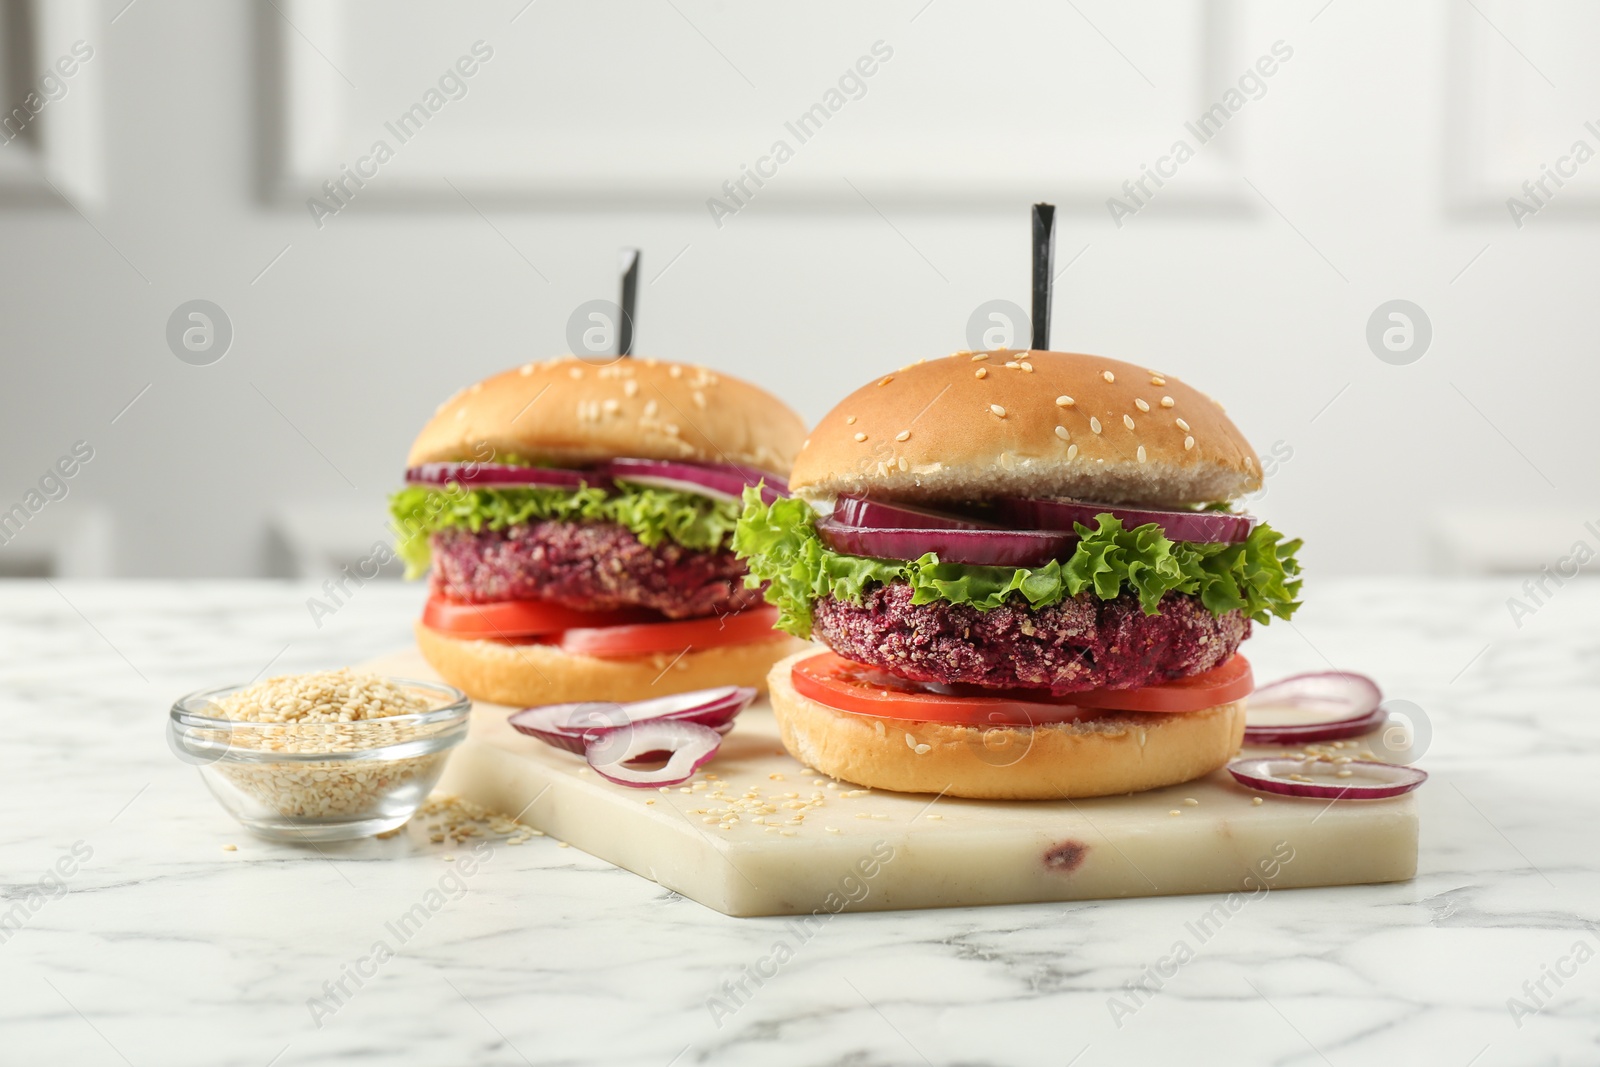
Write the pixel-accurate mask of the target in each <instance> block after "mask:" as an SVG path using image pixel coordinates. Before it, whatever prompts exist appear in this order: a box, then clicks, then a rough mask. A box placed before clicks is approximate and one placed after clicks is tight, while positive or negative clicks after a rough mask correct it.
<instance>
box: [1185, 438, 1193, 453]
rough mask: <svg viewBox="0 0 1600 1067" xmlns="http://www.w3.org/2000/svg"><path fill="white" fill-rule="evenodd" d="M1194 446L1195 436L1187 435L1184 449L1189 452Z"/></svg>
mask: <svg viewBox="0 0 1600 1067" xmlns="http://www.w3.org/2000/svg"><path fill="white" fill-rule="evenodd" d="M1193 447H1194V438H1193V437H1185V438H1184V439H1183V450H1184V451H1185V452H1187V451H1189V449H1191V448H1193Z"/></svg>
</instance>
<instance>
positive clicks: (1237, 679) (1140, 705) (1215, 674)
mask: <svg viewBox="0 0 1600 1067" xmlns="http://www.w3.org/2000/svg"><path fill="white" fill-rule="evenodd" d="M1255 688H1256V679H1255V675H1254V674H1252V673H1251V671H1250V661H1249V660H1247V659H1245V658H1244V657H1243V656H1239V655H1235V656H1233V657H1232V658H1231V659H1229V660H1228V662H1226V663H1224V664H1223V665H1222V666H1220V667H1214V668H1212V669H1211V670H1209V671H1206V672H1205V673H1204V674H1196V675H1192V676H1190V677H1188V678H1179V679H1177V680H1176V681H1171V682H1166V683H1163V684H1162V685H1152V686H1146V687H1145V688H1143V689H1095V690H1092V691H1090V692H1087V693H1074V694H1072V696H1073V699H1075V700H1076V701H1077V702H1078V703H1079V704H1082V705H1083V706H1084V707H1086V708H1104V709H1106V710H1113V711H1166V712H1182V711H1199V710H1200V709H1201V708H1211V707H1216V706H1217V705H1218V704H1230V703H1232V702H1233V701H1235V700H1243V699H1244V698H1245V697H1247V696H1249V695H1250V694H1251V693H1253V692H1255Z"/></svg>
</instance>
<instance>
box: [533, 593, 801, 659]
mask: <svg viewBox="0 0 1600 1067" xmlns="http://www.w3.org/2000/svg"><path fill="white" fill-rule="evenodd" d="M777 621H778V609H777V608H775V607H773V606H772V605H770V604H762V605H760V606H758V607H754V608H747V609H745V610H744V611H736V612H734V613H733V614H731V615H720V616H719V615H713V616H712V617H710V618H708V619H683V620H679V621H673V622H650V623H643V624H641V625H635V626H600V627H578V628H576V629H571V630H568V631H566V632H565V633H563V634H562V635H561V639H560V644H561V649H562V651H564V652H570V653H572V654H573V655H576V656H600V657H607V656H642V655H647V654H649V653H651V652H673V653H678V652H687V651H689V650H691V649H699V650H701V651H704V650H705V649H708V648H720V647H722V646H723V645H746V644H752V643H754V642H756V641H775V640H777V639H778V638H780V637H782V636H783V634H782V633H780V632H779V631H777V630H774V629H773V628H772V627H773V624H774V623H776V622H777Z"/></svg>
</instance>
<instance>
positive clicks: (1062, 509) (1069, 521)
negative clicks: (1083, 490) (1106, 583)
mask: <svg viewBox="0 0 1600 1067" xmlns="http://www.w3.org/2000/svg"><path fill="white" fill-rule="evenodd" d="M1107 512H1110V513H1111V514H1112V515H1114V516H1116V517H1117V518H1118V519H1120V520H1122V525H1123V526H1124V527H1126V528H1128V529H1132V528H1134V527H1135V526H1143V525H1145V524H1146V523H1151V522H1153V523H1155V524H1156V525H1157V526H1159V527H1161V529H1162V531H1163V532H1165V533H1166V535H1167V539H1168V540H1171V541H1194V542H1197V543H1201V544H1210V543H1231V542H1235V541H1243V540H1244V539H1245V538H1247V537H1249V536H1250V530H1251V529H1252V528H1253V527H1254V526H1255V524H1256V520H1255V519H1253V518H1251V517H1250V516H1248V515H1229V514H1226V513H1224V512H1218V511H1157V510H1154V509H1151V508H1124V507H1110V506H1107V505H1105V504H1085V503H1080V502H1079V501H1076V500H1050V499H1044V498H1035V497H1011V498H1008V499H1006V500H1002V501H1001V502H1000V514H1001V515H1002V516H1004V517H1005V518H1006V519H1008V520H1010V521H1012V522H1014V523H1016V524H1017V525H1018V526H1026V527H1029V528H1030V529H1035V530H1073V529H1074V526H1073V524H1074V523H1079V522H1081V523H1083V525H1085V526H1087V527H1089V528H1090V529H1091V530H1092V529H1094V528H1095V527H1096V525H1098V524H1097V523H1096V522H1095V516H1097V515H1103V514H1105V513H1107Z"/></svg>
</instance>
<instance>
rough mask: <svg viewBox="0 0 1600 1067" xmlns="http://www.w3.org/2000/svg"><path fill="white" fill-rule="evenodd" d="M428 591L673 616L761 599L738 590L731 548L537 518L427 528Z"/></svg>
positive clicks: (740, 580)
mask: <svg viewBox="0 0 1600 1067" xmlns="http://www.w3.org/2000/svg"><path fill="white" fill-rule="evenodd" d="M431 544H432V549H433V592H434V593H435V594H436V595H439V596H443V597H446V598H448V599H450V600H456V601H462V602H466V603H472V604H482V603H490V602H493V601H497V600H547V601H550V602H552V603H556V604H562V605H565V606H567V607H572V608H579V609H583V610H590V611H614V610H616V609H618V608H630V607H638V608H648V609H651V610H653V611H659V612H661V614H663V615H665V616H667V617H668V618H670V619H693V618H700V617H702V616H706V615H715V614H718V613H724V612H729V611H739V610H742V609H744V608H748V607H753V606H755V605H756V604H759V603H761V590H759V589H746V588H745V587H744V576H745V565H744V564H743V563H742V562H740V561H739V560H738V559H737V558H735V557H734V555H733V553H732V552H729V551H720V552H700V551H696V550H694V549H688V548H684V547H683V546H682V545H680V544H678V543H677V542H675V541H671V540H665V539H664V540H662V541H661V542H660V543H659V544H657V545H656V546H655V547H653V548H651V547H649V546H647V545H645V544H643V543H642V542H641V541H640V540H639V539H638V538H637V537H635V536H634V534H633V531H631V530H629V529H628V528H627V527H625V526H619V525H617V524H615V523H608V522H559V521H553V520H552V521H547V522H535V523H528V524H526V525H519V526H511V527H508V528H506V529H504V530H482V531H479V532H478V533H473V532H472V531H471V530H464V529H459V528H452V529H446V530H440V531H438V532H436V533H434V534H433V537H432V541H431Z"/></svg>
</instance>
